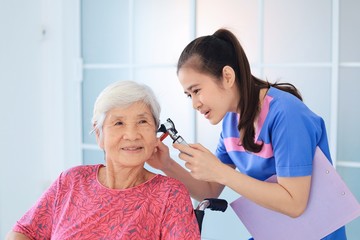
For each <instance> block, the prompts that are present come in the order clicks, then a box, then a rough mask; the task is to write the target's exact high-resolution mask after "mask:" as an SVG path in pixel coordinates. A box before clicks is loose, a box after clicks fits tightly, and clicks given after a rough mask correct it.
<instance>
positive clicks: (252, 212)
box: [230, 147, 360, 240]
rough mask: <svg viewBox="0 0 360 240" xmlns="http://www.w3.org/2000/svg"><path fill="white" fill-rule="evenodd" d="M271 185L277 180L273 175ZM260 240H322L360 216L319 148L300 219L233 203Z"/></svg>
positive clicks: (358, 207) (246, 202) (249, 203)
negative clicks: (305, 203)
mask: <svg viewBox="0 0 360 240" xmlns="http://www.w3.org/2000/svg"><path fill="white" fill-rule="evenodd" d="M268 181H269V182H274V181H276V177H275V176H272V177H271V178H269V179H268ZM230 206H231V207H232V208H233V210H234V211H235V213H236V214H237V216H238V217H239V218H240V220H241V221H242V223H243V224H244V225H245V227H246V228H247V230H248V231H249V233H250V234H251V235H252V237H253V238H254V239H256V240H269V239H276V240H288V239H289V236H291V239H292V240H304V239H307V240H309V239H314V240H319V239H321V238H323V237H325V236H327V235H329V234H330V233H332V232H334V231H335V230H337V229H338V228H340V227H342V226H344V225H345V224H347V223H349V222H350V221H352V220H354V219H355V218H357V217H359V216H360V205H359V203H358V201H357V200H356V198H355V197H354V195H353V194H352V193H351V191H350V190H349V188H348V187H347V186H346V184H345V183H344V181H343V180H342V178H341V177H340V175H339V174H338V173H337V172H336V170H335V168H334V167H333V166H332V165H331V163H330V162H329V160H328V159H327V158H326V156H325V155H324V153H323V152H322V151H321V150H320V148H318V147H317V148H316V151H315V156H314V162H313V176H312V182H311V191H310V196H309V202H308V206H307V209H306V210H305V212H304V213H303V214H302V215H301V216H300V217H298V218H291V217H289V216H286V215H284V214H281V213H278V212H275V211H272V210H269V209H266V208H264V207H261V206H259V205H257V204H256V203H254V202H252V201H250V200H248V199H246V198H244V197H240V198H238V199H237V200H235V201H234V202H232V203H230Z"/></svg>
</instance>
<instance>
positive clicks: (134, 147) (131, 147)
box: [121, 146, 143, 152]
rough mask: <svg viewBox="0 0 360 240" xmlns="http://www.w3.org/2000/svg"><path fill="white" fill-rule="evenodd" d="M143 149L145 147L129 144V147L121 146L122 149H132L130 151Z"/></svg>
mask: <svg viewBox="0 0 360 240" xmlns="http://www.w3.org/2000/svg"><path fill="white" fill-rule="evenodd" d="M141 149H143V147H139V146H129V147H123V148H121V150H124V151H130V152H132V151H139V150H141Z"/></svg>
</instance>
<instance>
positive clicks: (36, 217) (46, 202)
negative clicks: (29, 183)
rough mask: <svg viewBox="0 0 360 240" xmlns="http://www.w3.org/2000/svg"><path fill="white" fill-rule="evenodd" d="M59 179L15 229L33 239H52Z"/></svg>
mask: <svg viewBox="0 0 360 240" xmlns="http://www.w3.org/2000/svg"><path fill="white" fill-rule="evenodd" d="M58 184H59V178H58V179H57V180H56V181H55V182H54V183H53V184H52V185H51V186H50V187H49V188H48V189H47V190H46V191H45V192H44V193H43V194H42V196H41V197H40V198H39V199H38V201H37V202H36V203H35V205H33V206H32V208H30V209H29V210H28V211H27V212H26V213H25V214H24V215H23V216H22V217H21V218H20V220H18V221H17V222H16V224H15V226H14V227H13V231H14V232H19V233H22V234H24V235H26V236H27V237H29V238H31V239H50V238H51V232H52V222H53V213H54V208H55V196H56V193H57V188H58Z"/></svg>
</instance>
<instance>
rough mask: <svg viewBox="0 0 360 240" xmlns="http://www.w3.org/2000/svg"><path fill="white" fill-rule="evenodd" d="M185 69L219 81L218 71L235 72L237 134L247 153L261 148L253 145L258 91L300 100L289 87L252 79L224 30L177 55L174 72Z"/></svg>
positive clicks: (234, 41)
mask: <svg viewBox="0 0 360 240" xmlns="http://www.w3.org/2000/svg"><path fill="white" fill-rule="evenodd" d="M184 65H186V66H187V67H191V68H193V69H194V70H196V71H198V72H199V73H203V74H207V75H211V76H213V77H215V78H216V79H218V80H219V82H220V81H221V80H222V70H223V68H224V67H225V66H230V67H232V68H233V69H234V71H235V78H236V86H237V89H238V91H239V95H240V101H239V103H238V109H239V112H240V116H241V117H240V120H239V125H238V130H239V132H241V134H242V136H241V138H242V142H241V144H242V146H243V147H244V148H245V149H246V150H247V151H250V152H255V153H257V152H260V151H261V149H262V145H263V144H257V143H256V142H255V128H254V121H255V119H256V117H257V115H258V114H259V110H260V109H259V93H260V89H263V88H267V89H268V88H269V87H270V86H272V87H275V88H278V89H281V90H284V91H286V92H289V93H291V94H293V95H295V96H296V97H297V98H299V99H300V100H302V97H301V94H300V92H299V91H298V90H297V89H296V87H295V86H293V85H292V84H290V83H269V82H268V81H264V80H261V79H259V78H256V77H255V76H253V75H252V73H251V70H250V64H249V61H248V59H247V57H246V54H245V52H244V50H243V48H242V47H241V45H240V42H239V40H238V39H237V38H236V36H235V35H234V34H233V33H232V32H230V31H229V30H227V29H219V30H217V31H216V32H215V33H214V34H213V35H209V36H202V37H198V38H196V39H195V40H193V41H192V42H190V43H189V44H188V45H187V46H186V47H185V49H184V50H183V52H182V53H181V55H180V58H179V60H178V64H177V72H179V70H180V69H181V68H182V67H183V66H184Z"/></svg>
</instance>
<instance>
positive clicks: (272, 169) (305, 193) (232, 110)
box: [148, 29, 346, 240]
mask: <svg viewBox="0 0 360 240" xmlns="http://www.w3.org/2000/svg"><path fill="white" fill-rule="evenodd" d="M177 74H178V78H179V81H180V83H181V85H182V87H183V89H184V92H185V94H186V95H187V96H188V97H189V98H190V99H191V100H192V104H193V107H194V108H195V109H196V110H198V111H199V112H200V113H201V114H202V115H203V116H204V117H205V118H206V119H208V120H209V122H210V123H211V124H218V123H220V122H221V121H222V132H221V134H220V138H219V143H218V147H217V150H216V153H215V155H214V154H213V153H211V152H210V151H209V150H208V149H206V148H205V147H203V146H202V145H201V144H190V146H184V145H180V144H174V145H173V146H174V147H175V148H177V149H178V150H180V151H181V152H183V153H180V154H179V157H180V159H182V160H184V161H185V167H186V168H187V169H184V168H183V167H182V166H181V165H179V164H178V163H177V162H176V161H174V160H173V159H171V158H170V155H169V149H168V147H167V146H166V145H164V144H162V143H160V144H159V146H158V149H157V150H158V151H157V153H156V154H155V155H154V157H153V158H152V159H151V161H149V162H148V163H149V164H150V165H151V166H153V167H155V168H158V169H160V170H162V171H163V172H164V173H165V174H167V175H168V176H171V177H174V178H177V179H179V180H181V181H182V182H183V183H185V185H186V186H187V188H188V189H189V191H190V193H191V196H192V197H193V198H195V199H197V200H199V201H201V200H202V199H204V198H208V197H218V196H219V195H220V193H221V192H222V190H223V189H224V187H225V186H227V187H229V188H231V189H233V190H234V191H236V192H237V193H239V194H240V195H242V196H244V197H246V198H247V199H249V200H251V201H253V202H255V203H257V204H259V205H261V206H263V207H265V208H268V209H271V210H274V211H277V212H280V213H282V214H285V215H288V216H290V217H293V218H295V217H298V216H300V215H301V214H302V213H303V212H304V211H305V209H306V207H307V203H308V198H309V193H310V184H311V174H312V167H313V162H312V161H313V157H314V153H315V149H316V147H319V148H320V149H321V150H322V152H323V153H324V154H325V155H326V157H327V158H328V159H329V160H330V161H331V157H330V152H329V146H328V139H327V133H326V129H325V124H324V121H323V119H322V118H321V117H319V116H318V115H316V114H315V113H313V112H312V111H311V110H310V109H309V108H308V107H307V106H306V105H305V104H304V103H303V102H302V98H301V95H300V93H299V92H298V90H297V89H296V88H295V87H294V86H293V85H291V84H288V83H282V84H280V83H269V82H267V81H264V80H261V79H258V78H256V77H254V76H253V75H252V73H251V71H250V66H249V62H248V60H247V57H246V54H245V52H244V50H243V48H242V47H241V45H240V43H239V41H238V39H237V38H236V37H235V35H234V34H233V33H231V32H230V31H228V30H226V29H219V30H218V31H216V32H215V33H214V34H213V35H209V36H202V37H199V38H197V39H195V40H193V41H192V42H191V43H189V44H188V46H186V48H185V49H184V50H183V52H182V54H181V56H180V58H179V61H178V66H177ZM185 153H187V154H185ZM188 170H189V171H188ZM274 174H276V175H277V183H269V182H265V181H264V180H265V179H267V178H269V177H270V176H272V175H274ZM323 239H326V240H330V239H336V240H344V239H346V234H345V227H341V228H340V229H338V230H337V231H335V232H333V233H331V234H330V235H328V236H327V237H325V238H323Z"/></svg>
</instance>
